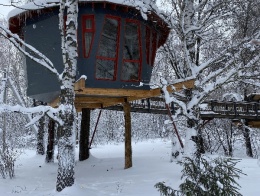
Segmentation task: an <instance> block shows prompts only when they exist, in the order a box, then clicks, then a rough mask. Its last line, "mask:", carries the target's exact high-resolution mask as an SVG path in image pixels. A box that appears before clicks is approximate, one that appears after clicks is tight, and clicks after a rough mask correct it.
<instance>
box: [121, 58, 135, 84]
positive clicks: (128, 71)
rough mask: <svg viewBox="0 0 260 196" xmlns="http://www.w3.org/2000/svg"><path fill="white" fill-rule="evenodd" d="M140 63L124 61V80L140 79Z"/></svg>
mask: <svg viewBox="0 0 260 196" xmlns="http://www.w3.org/2000/svg"><path fill="white" fill-rule="evenodd" d="M138 71H139V63H135V62H124V64H123V67H122V74H121V79H122V80H139V77H138Z"/></svg>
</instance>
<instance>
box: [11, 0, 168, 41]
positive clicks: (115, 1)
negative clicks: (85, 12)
mask: <svg viewBox="0 0 260 196" xmlns="http://www.w3.org/2000/svg"><path fill="white" fill-rule="evenodd" d="M59 2H60V1H59V0H34V1H33V2H30V3H27V4H25V5H23V6H21V7H20V8H16V9H13V10H12V11H10V12H9V14H8V21H9V29H10V30H11V32H13V33H16V34H19V35H20V36H22V34H21V29H22V27H23V26H24V21H25V20H26V19H27V18H28V17H34V16H35V15H39V14H41V13H44V12H51V11H52V10H53V9H57V8H58V6H59ZM79 2H80V4H81V5H84V4H93V5H95V4H97V3H103V4H104V5H107V4H110V5H114V6H119V7H125V8H127V9H135V10H138V11H139V12H140V14H141V15H142V17H143V19H144V20H148V21H152V22H153V23H154V24H155V23H156V25H157V26H158V27H159V31H161V32H162V33H163V36H162V37H161V40H160V43H159V45H162V44H164V43H165V41H166V39H167V37H168V34H169V31H170V28H169V27H168V26H169V25H168V24H167V22H166V21H165V20H164V17H163V14H162V12H161V11H160V10H159V9H158V7H157V6H156V5H155V3H152V0H79Z"/></svg>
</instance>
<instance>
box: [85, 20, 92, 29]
mask: <svg viewBox="0 0 260 196" xmlns="http://www.w3.org/2000/svg"><path fill="white" fill-rule="evenodd" d="M86 29H92V19H91V18H89V19H86Z"/></svg>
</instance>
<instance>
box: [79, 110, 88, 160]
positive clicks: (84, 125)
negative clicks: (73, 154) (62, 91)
mask: <svg viewBox="0 0 260 196" xmlns="http://www.w3.org/2000/svg"><path fill="white" fill-rule="evenodd" d="M89 129H90V109H87V108H82V118H81V128H80V137H79V160H80V161H84V160H86V159H88V158H89Z"/></svg>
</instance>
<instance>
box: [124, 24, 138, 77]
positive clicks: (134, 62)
mask: <svg viewBox="0 0 260 196" xmlns="http://www.w3.org/2000/svg"><path fill="white" fill-rule="evenodd" d="M140 48H141V42H140V25H139V23H138V22H136V21H133V20H126V24H125V35H124V48H123V67H122V73H121V80H123V81H139V80H140V72H141V70H140V65H141V50H140Z"/></svg>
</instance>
